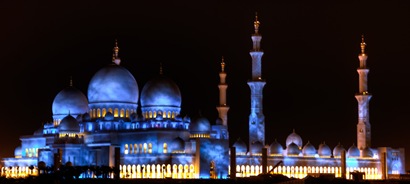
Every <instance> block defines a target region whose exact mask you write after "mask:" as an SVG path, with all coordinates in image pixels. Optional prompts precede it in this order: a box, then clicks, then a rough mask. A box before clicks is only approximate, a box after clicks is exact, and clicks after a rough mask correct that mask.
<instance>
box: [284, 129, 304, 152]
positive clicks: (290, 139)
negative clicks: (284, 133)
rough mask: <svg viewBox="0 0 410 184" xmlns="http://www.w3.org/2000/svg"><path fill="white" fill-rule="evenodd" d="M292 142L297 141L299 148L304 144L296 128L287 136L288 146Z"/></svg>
mask: <svg viewBox="0 0 410 184" xmlns="http://www.w3.org/2000/svg"><path fill="white" fill-rule="evenodd" d="M291 143H295V144H296V145H298V146H299V148H302V146H303V142H302V138H301V137H300V136H299V135H298V134H297V133H296V132H295V130H293V132H292V133H291V134H289V135H288V137H287V138H286V146H289V144H291Z"/></svg>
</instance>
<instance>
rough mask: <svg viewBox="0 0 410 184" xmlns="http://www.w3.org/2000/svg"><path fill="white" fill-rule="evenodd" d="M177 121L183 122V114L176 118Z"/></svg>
mask: <svg viewBox="0 0 410 184" xmlns="http://www.w3.org/2000/svg"><path fill="white" fill-rule="evenodd" d="M175 120H177V121H183V118H182V116H181V114H178V115H177V116H175Z"/></svg>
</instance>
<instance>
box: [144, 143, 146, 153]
mask: <svg viewBox="0 0 410 184" xmlns="http://www.w3.org/2000/svg"><path fill="white" fill-rule="evenodd" d="M144 153H147V143H144Z"/></svg>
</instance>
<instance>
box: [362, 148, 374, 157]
mask: <svg viewBox="0 0 410 184" xmlns="http://www.w3.org/2000/svg"><path fill="white" fill-rule="evenodd" d="M362 155H363V157H366V158H369V157H370V158H372V157H373V151H372V150H371V149H370V148H369V147H366V148H364V149H363V150H362Z"/></svg>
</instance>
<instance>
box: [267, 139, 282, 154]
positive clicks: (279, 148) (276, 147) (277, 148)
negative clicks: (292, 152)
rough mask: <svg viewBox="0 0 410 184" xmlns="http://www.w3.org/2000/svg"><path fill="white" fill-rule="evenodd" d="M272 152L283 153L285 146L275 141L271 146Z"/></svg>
mask: <svg viewBox="0 0 410 184" xmlns="http://www.w3.org/2000/svg"><path fill="white" fill-rule="evenodd" d="M269 150H270V154H275V155H276V154H278V155H282V154H283V147H282V145H280V143H278V141H276V140H275V141H274V142H273V143H272V144H270V146H269Z"/></svg>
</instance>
